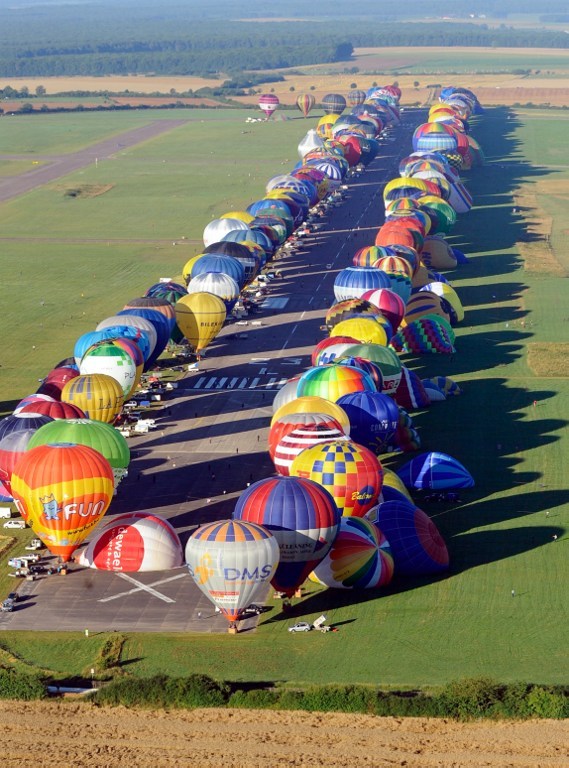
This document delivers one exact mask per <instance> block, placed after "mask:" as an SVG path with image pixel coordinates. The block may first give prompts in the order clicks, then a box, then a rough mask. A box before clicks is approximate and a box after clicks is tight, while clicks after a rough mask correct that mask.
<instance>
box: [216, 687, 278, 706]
mask: <svg viewBox="0 0 569 768" xmlns="http://www.w3.org/2000/svg"><path fill="white" fill-rule="evenodd" d="M277 703H278V697H277V696H276V695H275V693H274V691H267V690H263V689H261V688H254V689H253V690H251V691H235V693H234V694H232V696H231V698H230V699H229V702H228V706H229V707H235V708H236V709H274V707H275V705H276V704H277Z"/></svg>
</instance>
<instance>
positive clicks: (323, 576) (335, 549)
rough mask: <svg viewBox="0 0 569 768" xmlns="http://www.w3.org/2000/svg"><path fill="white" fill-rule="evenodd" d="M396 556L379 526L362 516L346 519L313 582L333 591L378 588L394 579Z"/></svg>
mask: <svg viewBox="0 0 569 768" xmlns="http://www.w3.org/2000/svg"><path fill="white" fill-rule="evenodd" d="M393 568H394V564H393V555H392V553H391V547H390V545H389V542H388V541H387V539H386V538H385V536H384V535H383V533H382V532H381V531H380V529H379V527H378V526H376V525H374V524H373V523H370V522H369V521H368V520H366V519H365V518H363V517H343V518H342V519H341V520H340V531H339V533H338V536H337V537H336V541H335V542H334V544H332V548H331V550H330V552H328V554H327V555H326V557H325V558H324V559H323V560H322V562H321V563H320V564H319V565H317V566H316V568H315V569H314V571H313V572H312V573H311V574H310V580H311V581H316V582H318V583H319V584H323V585H324V586H326V587H330V588H332V589H377V588H378V587H384V586H386V585H387V584H389V582H390V581H391V579H392V577H393Z"/></svg>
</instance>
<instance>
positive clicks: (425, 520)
mask: <svg viewBox="0 0 569 768" xmlns="http://www.w3.org/2000/svg"><path fill="white" fill-rule="evenodd" d="M367 518H368V520H370V521H371V522H373V523H374V524H375V525H377V526H378V527H379V529H380V530H381V532H382V533H383V534H385V536H386V537H387V540H388V541H389V544H390V547H391V552H392V554H393V560H394V562H395V573H396V574H401V575H404V576H424V575H429V574H436V573H441V572H443V571H446V570H448V567H449V556H448V550H447V548H446V544H445V543H444V541H443V538H442V536H441V534H440V533H439V531H438V529H437V526H436V525H435V524H434V523H433V521H432V520H431V519H430V517H429V516H428V515H426V514H425V513H424V512H423V510H421V509H419V508H418V507H415V506H414V505H413V504H409V503H407V502H405V501H384V502H383V503H382V504H379V505H378V506H377V507H376V508H375V509H373V510H370V512H369V514H368V515H367Z"/></svg>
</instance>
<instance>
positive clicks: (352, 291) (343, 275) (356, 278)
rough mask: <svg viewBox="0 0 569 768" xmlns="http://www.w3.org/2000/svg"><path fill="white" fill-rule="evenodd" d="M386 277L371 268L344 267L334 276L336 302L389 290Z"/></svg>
mask: <svg viewBox="0 0 569 768" xmlns="http://www.w3.org/2000/svg"><path fill="white" fill-rule="evenodd" d="M389 287H390V282H389V278H388V277H387V275H385V274H384V273H383V272H382V271H381V270H380V269H375V268H373V267H346V269H343V270H342V271H341V272H339V273H338V274H337V275H336V279H335V280H334V296H335V297H336V301H345V300H346V299H360V298H361V297H362V294H364V293H365V292H366V291H372V290H377V289H378V288H389Z"/></svg>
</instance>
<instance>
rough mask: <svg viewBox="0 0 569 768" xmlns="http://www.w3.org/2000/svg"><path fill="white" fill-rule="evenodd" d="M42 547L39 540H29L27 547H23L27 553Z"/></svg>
mask: <svg viewBox="0 0 569 768" xmlns="http://www.w3.org/2000/svg"><path fill="white" fill-rule="evenodd" d="M42 547H43V543H42V540H41V539H31V540H30V543H29V544H28V546H27V547H24V549H27V550H28V552H33V551H34V550H36V549H41V548H42Z"/></svg>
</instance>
